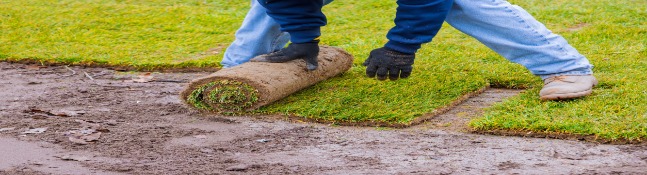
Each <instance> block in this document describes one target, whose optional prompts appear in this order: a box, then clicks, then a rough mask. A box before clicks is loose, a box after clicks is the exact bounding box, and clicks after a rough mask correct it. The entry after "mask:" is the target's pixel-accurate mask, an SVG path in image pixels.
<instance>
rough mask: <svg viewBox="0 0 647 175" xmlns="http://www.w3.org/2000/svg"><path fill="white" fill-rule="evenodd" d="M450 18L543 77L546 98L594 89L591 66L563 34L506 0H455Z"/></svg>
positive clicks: (457, 24) (451, 22)
mask: <svg viewBox="0 0 647 175" xmlns="http://www.w3.org/2000/svg"><path fill="white" fill-rule="evenodd" d="M446 21H447V23H449V24H450V25H452V26H453V27H454V28H456V29H458V30H460V31H461V32H463V33H466V34H468V35H470V36H472V37H474V38H476V39H477V40H479V41H480V42H481V43H483V44H485V45H486V46H488V47H489V48H490V49H492V50H494V51H495V52H497V53H498V54H500V55H501V56H503V57H505V58H506V59H508V60H510V61H512V62H515V63H518V64H521V65H523V66H525V67H526V68H527V69H528V70H530V71H531V72H532V73H533V74H535V75H537V76H540V77H541V78H542V79H543V80H544V87H543V88H542V90H541V91H540V93H539V96H540V99H542V100H560V99H570V98H577V97H582V96H586V95H589V94H591V92H592V87H593V86H595V85H596V84H597V83H598V82H597V80H596V79H595V77H593V76H592V74H593V71H592V70H591V69H592V67H593V66H592V65H591V64H590V63H589V61H588V60H587V59H586V58H585V57H584V56H583V55H581V54H580V53H578V52H577V50H575V48H573V47H572V46H571V45H569V44H568V42H567V41H566V40H565V39H564V38H563V37H561V36H559V35H557V34H554V33H553V32H551V31H550V30H548V29H547V28H546V26H544V25H543V24H542V23H540V22H539V21H537V20H536V19H535V18H533V17H532V15H530V14H529V13H528V12H526V11H525V10H524V9H523V8H521V7H519V6H516V5H512V4H510V3H508V2H507V1H505V0H491V1H474V0H455V1H454V6H453V7H452V10H451V11H450V12H449V14H448V16H447V19H446Z"/></svg>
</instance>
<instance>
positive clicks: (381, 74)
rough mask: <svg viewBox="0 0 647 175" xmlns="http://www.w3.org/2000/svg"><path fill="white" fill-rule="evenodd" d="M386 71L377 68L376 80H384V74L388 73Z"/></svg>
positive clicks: (384, 68)
mask: <svg viewBox="0 0 647 175" xmlns="http://www.w3.org/2000/svg"><path fill="white" fill-rule="evenodd" d="M388 70H389V69H387V68H386V67H378V68H377V72H376V74H377V79H378V80H386V74H387V73H388Z"/></svg>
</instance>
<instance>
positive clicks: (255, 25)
mask: <svg viewBox="0 0 647 175" xmlns="http://www.w3.org/2000/svg"><path fill="white" fill-rule="evenodd" d="M331 1H332V0H324V3H325V4H327V3H330V2H331ZM446 20H447V22H448V23H449V24H450V25H452V26H453V27H455V28H456V29H458V30H460V31H461V32H463V33H466V34H468V35H470V36H472V37H474V38H476V39H477V40H479V41H480V42H482V43H483V44H485V45H486V46H488V47H489V48H491V49H492V50H494V51H495V52H497V53H499V54H500V55H502V56H503V57H505V58H506V59H508V60H510V61H512V62H515V63H519V64H521V65H523V66H525V67H526V68H528V70H530V71H531V72H532V73H533V74H535V75H538V76H541V77H542V78H547V77H549V76H554V75H583V74H592V71H591V68H592V66H591V65H590V64H589V62H588V60H587V59H586V58H585V57H584V56H582V55H581V54H579V53H578V52H577V50H575V49H574V48H573V47H572V46H570V45H569V44H568V43H567V42H566V40H565V39H564V38H563V37H561V36H559V35H556V34H554V33H552V32H551V31H550V30H548V29H547V28H546V27H545V26H544V25H543V24H541V23H540V22H538V21H537V20H535V19H534V18H533V17H532V15H530V14H528V13H527V12H526V11H525V10H523V9H522V8H520V7H518V6H514V5H512V4H510V3H508V2H507V1H504V0H489V1H484V0H454V6H453V7H452V10H451V11H450V12H449V14H448V16H447V19H446ZM278 28H279V26H278V24H277V23H276V22H274V21H273V20H272V19H271V18H270V17H268V16H267V15H266V14H265V9H264V8H263V7H262V6H261V5H259V4H258V2H257V1H256V0H252V8H251V9H250V12H249V13H248V14H247V16H246V17H245V21H244V22H243V25H242V26H241V28H240V29H239V30H238V32H236V41H234V42H233V43H232V45H231V46H230V47H229V48H228V49H227V51H226V52H225V56H224V58H223V61H222V65H223V67H225V68H227V67H232V66H236V65H238V64H242V63H244V62H247V61H249V59H251V58H253V57H255V56H258V55H261V54H266V53H270V52H273V51H276V50H279V49H281V48H282V47H283V46H285V44H286V43H287V42H288V40H289V36H288V34H287V33H283V32H281V31H279V29H278Z"/></svg>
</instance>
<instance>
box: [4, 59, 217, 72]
mask: <svg viewBox="0 0 647 175" xmlns="http://www.w3.org/2000/svg"><path fill="white" fill-rule="evenodd" d="M4 62H7V63H13V64H28V65H40V66H50V67H53V66H80V67H83V68H104V69H109V70H115V71H148V72H164V73H201V72H215V71H218V70H220V68H219V67H217V65H213V67H173V65H169V66H160V67H136V66H126V65H107V64H100V63H74V64H70V63H60V62H55V61H43V60H40V59H36V58H22V59H16V58H8V59H7V60H4Z"/></svg>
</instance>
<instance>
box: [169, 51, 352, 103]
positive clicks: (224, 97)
mask: <svg viewBox="0 0 647 175" xmlns="http://www.w3.org/2000/svg"><path fill="white" fill-rule="evenodd" d="M317 59H318V62H319V68H317V70H314V71H307V70H306V67H305V66H306V64H305V62H304V61H303V60H301V59H298V60H293V61H290V62H286V63H265V62H247V63H244V64H241V65H239V66H235V67H232V68H227V69H222V70H219V71H217V72H215V73H213V74H211V75H208V76H206V77H202V78H198V79H195V80H193V81H191V83H190V84H189V85H188V87H187V88H186V89H184V91H182V93H181V94H180V96H181V98H182V99H183V100H184V102H185V103H186V104H188V105H189V106H191V107H194V108H196V109H199V110H203V111H209V112H217V113H220V112H243V111H251V110H255V109H258V108H260V107H261V106H264V105H267V104H270V103H272V102H274V101H277V100H280V99H282V98H285V97H287V96H288V95H290V94H292V93H295V92H297V91H299V90H301V89H304V88H306V87H309V86H312V85H314V84H316V83H318V82H321V81H323V80H326V79H328V78H331V77H334V76H337V75H339V74H341V73H343V72H346V71H347V70H348V69H350V68H351V67H352V65H353V56H351V55H350V54H348V53H347V52H346V51H344V50H342V49H340V48H334V47H328V46H322V47H321V48H320V51H319V57H318V58H317Z"/></svg>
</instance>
